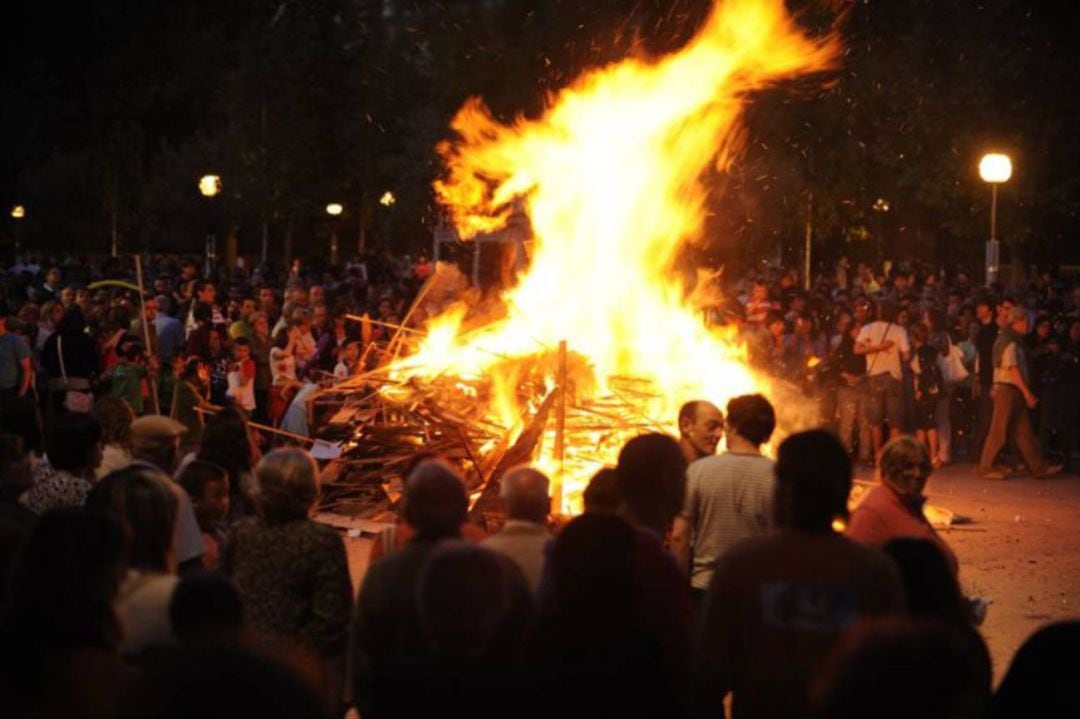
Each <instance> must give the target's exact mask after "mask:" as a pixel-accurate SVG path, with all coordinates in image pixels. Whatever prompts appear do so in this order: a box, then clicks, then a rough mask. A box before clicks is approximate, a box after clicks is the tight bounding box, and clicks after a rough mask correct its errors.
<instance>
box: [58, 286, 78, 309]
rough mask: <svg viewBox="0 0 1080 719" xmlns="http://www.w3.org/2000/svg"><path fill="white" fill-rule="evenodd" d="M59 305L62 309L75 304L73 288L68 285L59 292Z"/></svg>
mask: <svg viewBox="0 0 1080 719" xmlns="http://www.w3.org/2000/svg"><path fill="white" fill-rule="evenodd" d="M60 304H62V305H63V306H64V307H68V306H69V305H73V304H75V288H74V287H72V286H71V285H68V286H67V287H65V288H64V289H62V290H60Z"/></svg>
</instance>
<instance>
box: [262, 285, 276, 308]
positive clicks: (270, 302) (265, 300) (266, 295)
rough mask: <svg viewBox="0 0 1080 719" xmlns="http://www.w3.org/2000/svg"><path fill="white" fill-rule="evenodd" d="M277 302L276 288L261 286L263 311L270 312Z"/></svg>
mask: <svg viewBox="0 0 1080 719" xmlns="http://www.w3.org/2000/svg"><path fill="white" fill-rule="evenodd" d="M276 304H277V299H276V298H275V296H274V290H273V288H271V287H261V288H259V308H260V309H261V310H262V311H263V312H269V311H270V310H271V309H272V308H273V307H274V306H275V305H276Z"/></svg>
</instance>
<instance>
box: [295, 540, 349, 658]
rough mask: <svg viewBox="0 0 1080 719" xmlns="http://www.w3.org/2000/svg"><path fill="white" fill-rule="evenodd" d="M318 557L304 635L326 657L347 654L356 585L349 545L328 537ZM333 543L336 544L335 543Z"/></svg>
mask: <svg viewBox="0 0 1080 719" xmlns="http://www.w3.org/2000/svg"><path fill="white" fill-rule="evenodd" d="M320 539H321V540H322V541H320V545H322V546H321V547H319V549H318V551H317V552H315V553H314V556H315V557H316V558H317V559H316V562H317V564H316V566H315V572H314V577H313V578H312V579H313V586H312V589H311V614H310V616H309V620H308V623H307V626H306V627H304V628H303V630H302V633H303V634H304V635H306V636H307V637H308V638H309V639H310V640H311V641H312V643H313V644H314V645H315V646H316V647H317V648H318V649H319V653H320V654H322V655H323V656H324V657H333V656H338V655H341V654H344V653H345V647H346V638H347V636H348V628H349V618H350V615H351V614H352V584H351V583H350V581H349V565H348V561H347V560H346V558H345V545H344V544H343V542H342V539H341V537H339V536H337V534H328V536H327V537H326V538H325V539H324V540H323V538H320ZM331 540H332V541H331Z"/></svg>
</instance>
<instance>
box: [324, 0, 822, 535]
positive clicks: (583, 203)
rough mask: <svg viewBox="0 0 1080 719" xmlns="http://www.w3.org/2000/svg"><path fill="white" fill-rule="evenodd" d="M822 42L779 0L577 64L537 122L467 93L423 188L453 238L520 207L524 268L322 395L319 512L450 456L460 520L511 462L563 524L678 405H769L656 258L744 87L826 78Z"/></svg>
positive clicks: (727, 151) (724, 134)
mask: <svg viewBox="0 0 1080 719" xmlns="http://www.w3.org/2000/svg"><path fill="white" fill-rule="evenodd" d="M839 51H840V45H839V41H838V39H837V37H836V36H835V35H833V34H830V35H827V36H824V37H811V36H810V35H809V34H807V33H806V32H804V31H803V30H802V29H800V28H799V26H798V25H797V23H796V22H795V20H794V18H792V17H791V16H790V15H789V14H788V13H787V11H786V10H785V8H784V3H783V1H782V0H727V1H726V2H722V3H719V4H717V5H716V6H715V7H714V8H713V11H712V13H711V15H710V16H709V18H708V20H707V21H706V22H705V23H704V25H703V27H702V28H701V30H700V31H699V32H698V33H697V35H696V36H695V37H694V38H693V39H692V40H690V41H689V42H688V43H687V45H686V46H685V47H683V48H682V49H681V50H679V51H677V52H675V53H672V54H670V55H666V56H662V57H657V58H638V57H634V58H628V59H625V60H623V61H621V62H618V63H615V64H612V65H610V66H607V67H602V68H599V69H596V70H593V71H590V72H587V73H586V74H584V75H582V76H581V77H579V78H578V79H577V80H575V81H574V82H573V83H572V84H571V85H569V86H568V87H566V88H564V89H563V90H561V91H560V92H558V93H557V94H555V95H554V96H552V97H551V98H550V99H549V103H548V109H547V111H546V112H545V113H543V115H542V116H541V117H539V118H535V119H527V118H519V119H517V120H515V121H513V122H510V123H502V122H499V121H498V120H496V119H495V118H494V117H493V116H492V114H491V113H490V112H489V111H488V110H487V108H486V107H485V105H484V103H483V101H482V100H480V99H476V98H474V99H470V100H469V101H467V102H466V103H465V105H464V106H463V107H462V108H461V110H460V111H459V112H458V113H457V115H456V117H455V118H454V120H453V122H452V129H453V130H454V132H455V134H456V136H455V139H454V140H453V141H450V142H447V143H445V144H443V145H441V146H440V147H439V148H438V151H439V154H440V156H441V158H442V159H443V162H444V165H445V173H444V175H443V178H442V179H441V180H440V181H439V182H437V183H436V185H435V192H436V195H437V197H438V199H439V200H440V202H441V203H442V204H443V205H444V206H445V208H446V209H447V211H448V212H449V215H450V216H451V217H452V219H453V223H454V225H455V227H456V228H457V230H458V233H459V234H460V236H461V237H462V239H463V240H469V239H474V238H476V237H478V236H480V235H483V234H485V233H492V232H497V231H498V230H500V229H501V228H504V227H505V226H506V225H507V223H508V222H510V221H511V217H512V216H513V215H514V214H515V212H523V213H524V215H525V217H527V219H528V224H529V227H530V230H531V236H532V241H531V243H530V257H529V261H528V266H527V269H526V270H525V271H524V272H523V273H522V274H521V275H520V276H519V277H518V278H517V282H516V284H515V285H514V286H513V287H509V288H506V289H504V290H503V291H502V293H501V295H500V297H499V303H498V304H499V307H498V312H496V313H495V318H494V319H493V318H492V313H491V311H490V308H487V309H486V310H485V312H483V313H479V312H477V310H476V308H475V307H471V306H469V305H468V304H464V303H458V304H455V305H452V306H450V307H448V308H445V309H444V310H443V311H441V312H439V313H437V314H436V315H435V316H433V317H429V318H427V319H426V320H425V323H424V325H423V326H422V327H421V328H418V331H412V330H408V329H405V328H401V329H399V330H398V332H397V335H396V336H395V338H394V341H393V342H392V343H391V346H390V347H389V348H387V353H388V355H389V359H388V361H387V362H386V363H385V364H383V365H382V366H380V367H379V368H378V369H377V370H375V371H373V372H367V373H365V374H362V375H358V376H356V377H353V378H350V379H349V380H347V381H346V382H345V383H343V384H342V385H339V386H338V387H337V388H335V390H334V391H335V392H342V393H345V394H346V402H345V406H344V408H343V409H342V410H341V411H340V412H339V413H338V414H337V416H336V417H335V418H334V419H333V421H332V425H333V426H336V427H337V428H338V429H337V431H339V432H341V433H343V434H344V439H345V440H346V443H345V448H344V449H345V452H344V454H343V456H342V458H341V459H340V460H339V461H338V463H337V464H338V466H337V469H336V470H335V471H334V472H333V473H332V475H333V479H332V481H330V482H328V483H327V484H326V485H325V491H324V496H325V497H326V503H327V508H329V509H336V510H338V511H343V510H346V509H347V508H349V507H352V508H354V509H356V508H367V509H365V510H364V511H369V512H375V511H377V510H376V509H372V507H376V508H383V507H382V505H380V504H379V503H380V501H382V502H385V503H389V502H390V501H392V500H393V499H394V498H395V496H396V493H397V492H398V491H399V489H400V488H399V486H398V485H397V484H396V480H398V479H399V474H400V471H401V468H402V467H403V466H404V465H405V464H406V463H407V462H408V461H409V458H410V457H411V456H412V455H413V454H415V452H417V451H419V450H424V451H428V452H433V453H438V454H441V455H443V456H446V457H448V458H450V459H451V460H453V461H457V462H459V463H460V464H461V466H462V468H463V470H464V471H465V473H466V475H467V477H468V481H469V484H470V488H471V489H472V490H473V492H474V500H475V501H474V506H473V509H474V514H476V515H483V514H484V513H485V512H489V511H494V509H495V508H496V505H497V501H496V499H497V486H498V479H499V477H500V476H501V474H502V473H503V472H504V471H505V470H506V469H507V468H509V467H510V466H512V465H513V464H517V463H521V462H531V463H533V464H534V465H535V466H537V467H539V468H540V469H542V470H544V471H546V472H547V473H548V474H549V475H550V476H551V477H552V480H553V498H552V501H553V511H554V512H555V513H558V514H574V513H576V512H578V511H579V510H580V501H581V500H580V496H581V491H582V490H583V488H584V486H585V484H586V482H587V481H588V479H589V478H590V477H591V475H592V474H593V473H594V472H595V471H596V470H597V469H599V468H600V467H603V466H605V465H612V464H614V461H615V457H616V454H617V452H618V449H619V447H621V446H622V444H623V443H624V442H625V441H626V440H627V439H629V438H630V437H632V436H634V435H636V434H639V433H642V432H646V431H669V432H671V431H674V430H675V429H676V428H675V419H676V416H677V413H678V409H679V407H680V406H681V404H682V403H684V402H686V401H688V400H693V399H707V400H710V401H712V402H714V403H715V404H717V405H719V406H723V405H724V404H726V402H727V400H728V399H729V398H730V397H732V396H735V395H739V394H743V393H747V392H763V393H764V394H766V395H767V396H770V397H772V398H773V399H774V403H777V404H780V402H778V401H777V392H778V391H779V390H778V389H777V386H776V385H775V383H774V382H772V381H771V380H769V379H767V378H765V377H763V376H760V375H758V374H757V373H755V371H754V370H753V369H752V368H751V367H750V366H749V365H748V364H747V362H746V353H745V348H743V347H741V346H739V345H738V344H737V343H736V342H734V341H732V337H730V336H727V335H725V334H723V333H722V332H718V331H713V330H710V329H708V328H707V327H706V326H705V323H704V322H703V316H702V312H701V309H700V307H699V306H697V305H696V304H695V303H694V302H693V301H691V300H690V297H691V295H692V291H693V289H694V288H690V287H687V286H686V285H685V283H684V282H683V281H682V280H681V279H680V275H679V273H677V272H675V270H674V267H673V264H674V261H675V259H676V256H677V254H678V253H679V251H680V249H681V248H683V247H684V246H685V245H686V244H687V243H693V242H698V241H700V240H701V239H702V234H703V223H704V215H705V212H704V208H705V206H706V202H707V198H708V192H709V188H708V187H707V183H706V176H707V175H708V174H709V173H710V172H711V171H712V170H713V169H719V170H721V171H723V170H725V169H726V168H728V167H729V166H730V164H731V163H732V162H735V161H737V157H738V152H739V150H740V144H739V140H740V138H742V137H743V136H744V133H743V131H742V129H743V128H742V125H741V124H740V119H741V117H742V114H743V110H744V109H745V107H746V104H747V103H748V102H749V101H750V99H751V97H752V93H753V92H754V91H757V90H760V89H763V88H766V87H769V86H771V85H774V84H775V83H778V82H780V81H783V80H785V79H789V78H792V77H795V76H798V75H803V74H807V73H816V72H821V71H825V70H828V69H830V68H832V67H833V66H834V63H835V62H836V59H837V58H838V56H839ZM442 271H443V270H440V273H441V272H442ZM438 275H439V273H437V274H436V277H438ZM424 302H425V297H424V296H423V291H422V296H421V297H419V298H418V302H417V304H416V305H414V310H415V308H416V307H423V306H424ZM403 324H406V325H409V324H411V321H410V319H407V320H406V321H405V322H404V323H403ZM781 408H782V409H783V406H782V407H781ZM331 431H332V432H333V431H334V430H333V429H332V430H331Z"/></svg>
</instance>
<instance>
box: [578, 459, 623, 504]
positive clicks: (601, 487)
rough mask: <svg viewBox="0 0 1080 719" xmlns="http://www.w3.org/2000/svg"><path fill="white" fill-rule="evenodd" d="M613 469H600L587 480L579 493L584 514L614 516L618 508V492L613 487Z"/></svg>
mask: <svg viewBox="0 0 1080 719" xmlns="http://www.w3.org/2000/svg"><path fill="white" fill-rule="evenodd" d="M615 476H616V475H615V468H614V467H601V468H600V469H598V470H596V474H594V475H593V476H592V478H591V479H590V480H589V484H588V485H587V486H586V487H585V491H584V492H582V493H581V499H582V502H583V503H584V505H585V513H586V514H589V513H592V512H608V513H611V514H614V512H615V510H616V509H618V508H619V491H618V489H617V488H616V486H615Z"/></svg>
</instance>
